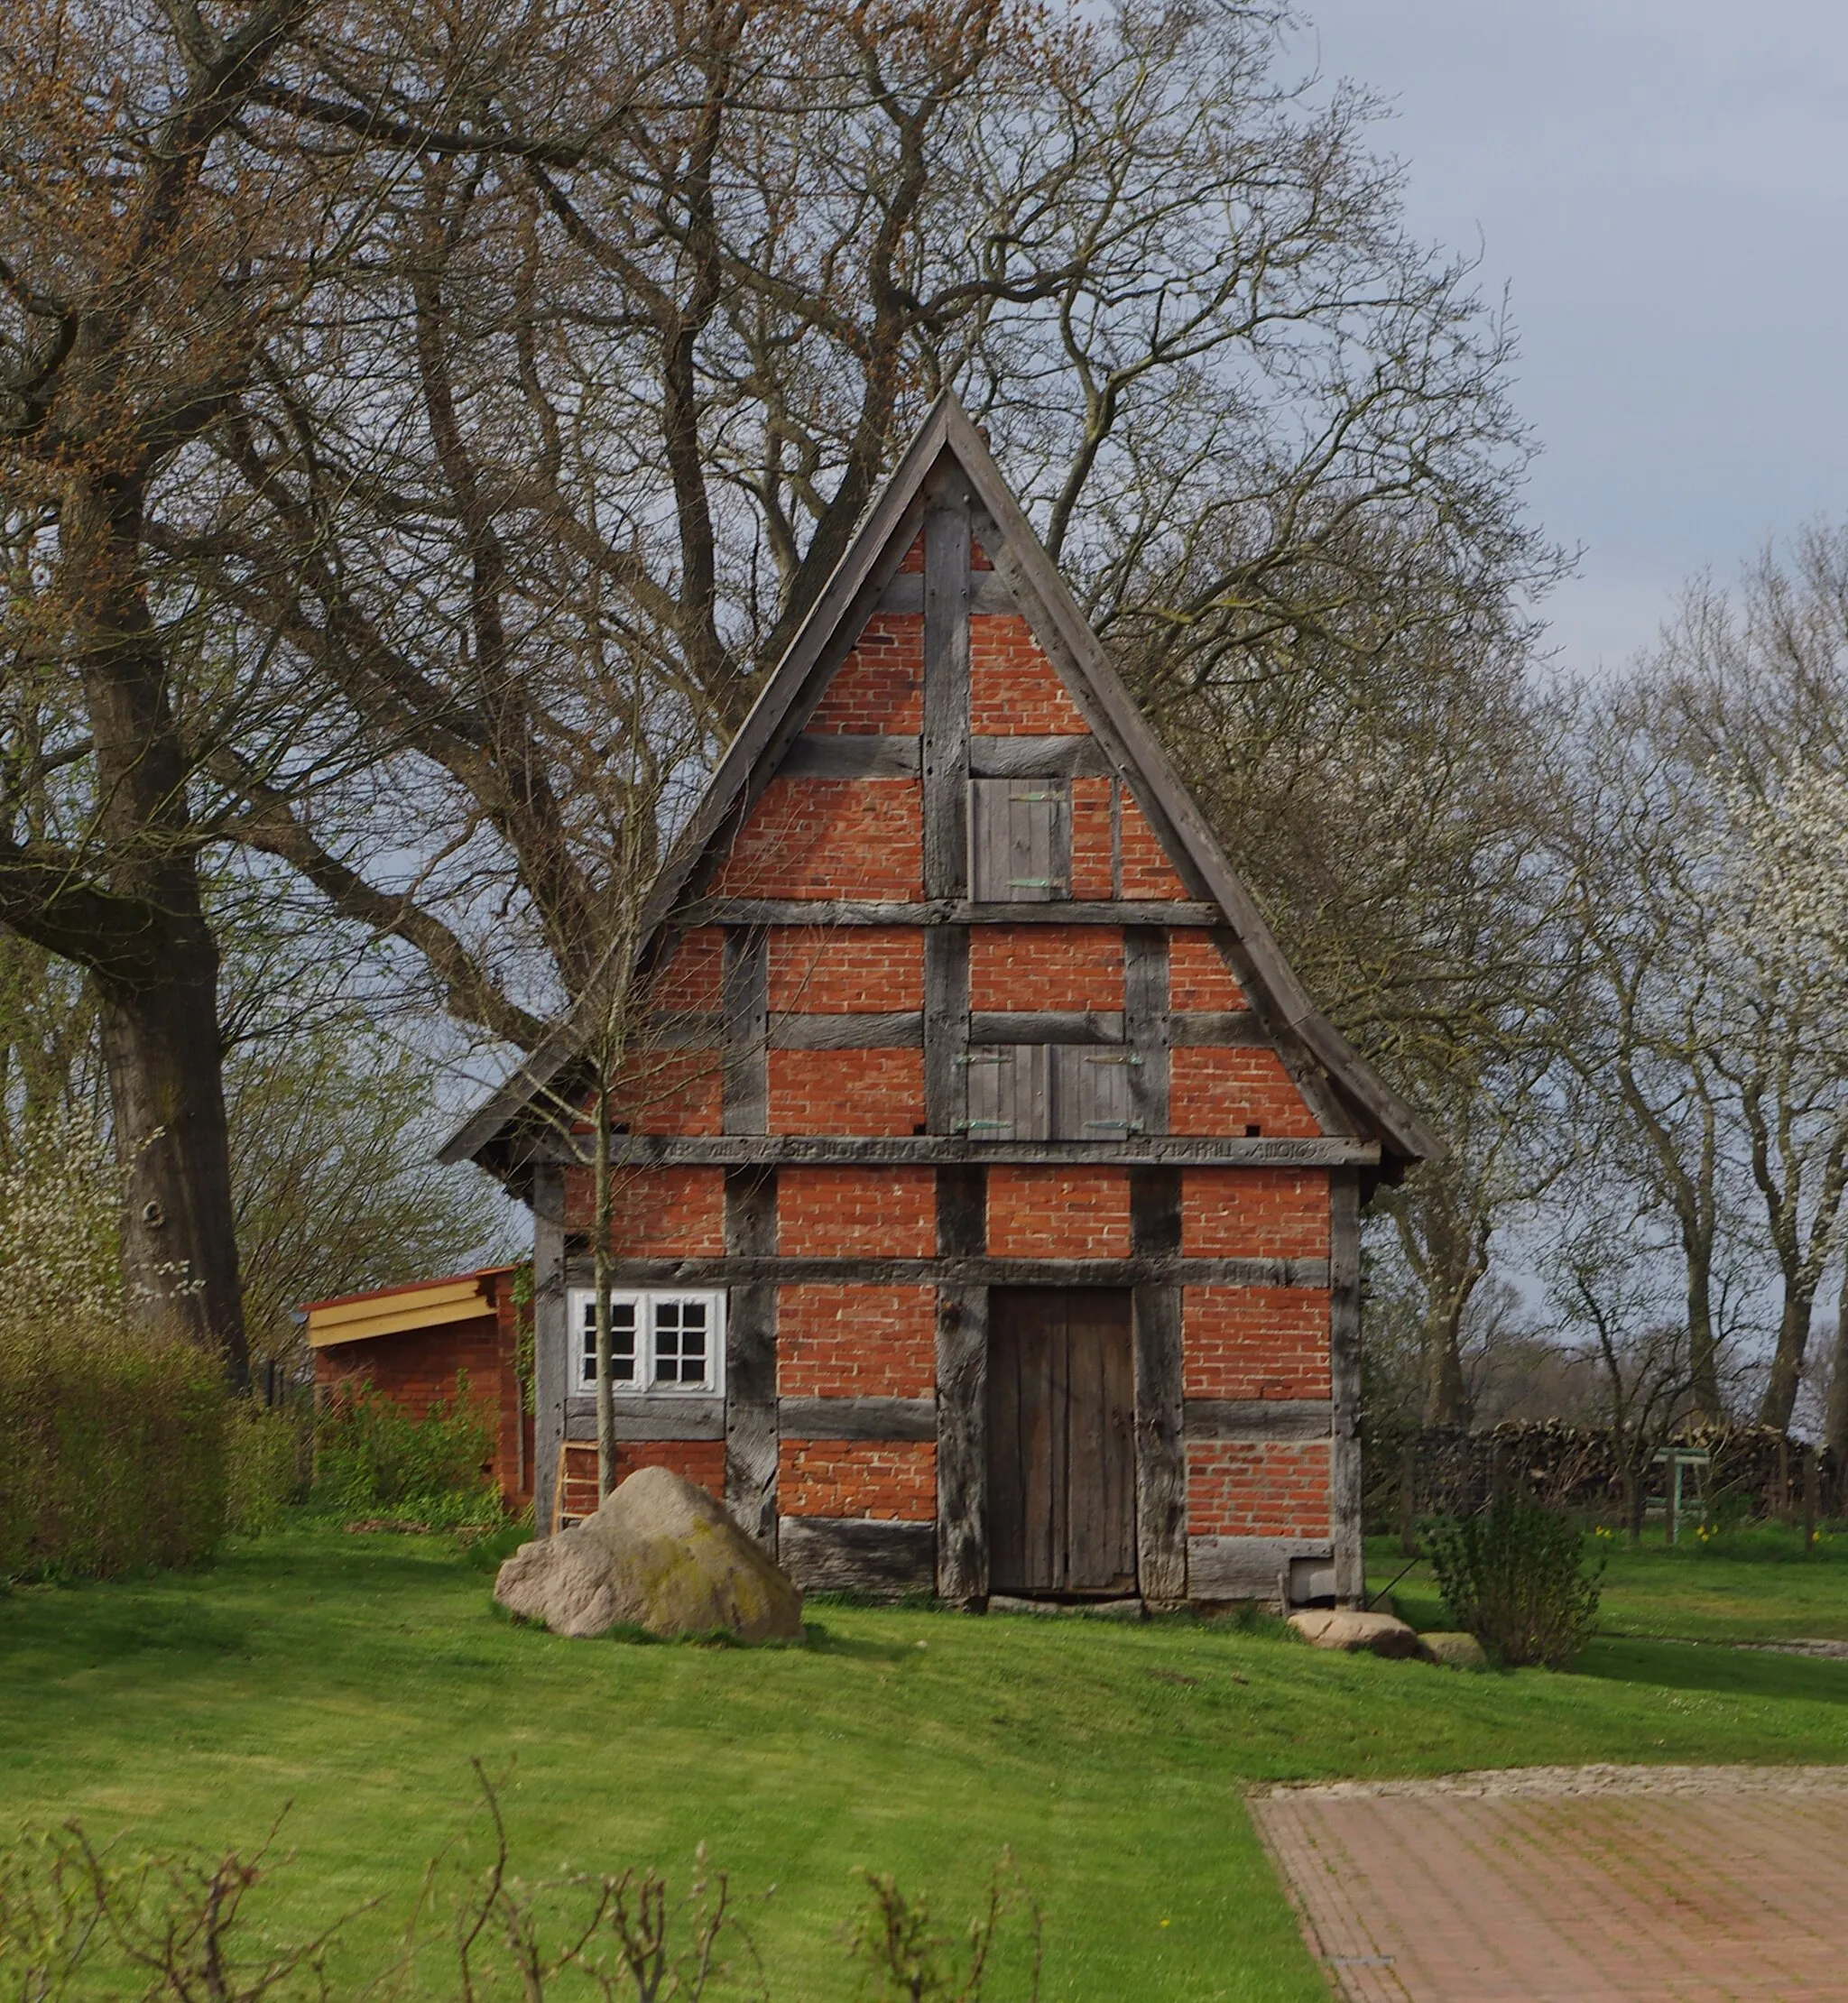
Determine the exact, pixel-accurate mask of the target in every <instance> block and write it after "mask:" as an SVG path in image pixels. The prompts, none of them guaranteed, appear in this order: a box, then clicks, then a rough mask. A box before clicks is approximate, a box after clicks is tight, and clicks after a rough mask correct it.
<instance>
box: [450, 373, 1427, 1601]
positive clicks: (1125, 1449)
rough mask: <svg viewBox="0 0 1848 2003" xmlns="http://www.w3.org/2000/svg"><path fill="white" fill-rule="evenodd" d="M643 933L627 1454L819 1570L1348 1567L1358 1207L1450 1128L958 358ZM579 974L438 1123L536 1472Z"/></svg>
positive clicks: (554, 1442)
mask: <svg viewBox="0 0 1848 2003" xmlns="http://www.w3.org/2000/svg"><path fill="white" fill-rule="evenodd" d="M634 955H635V956H634V959H633V963H631V965H632V968H633V980H632V981H630V982H629V983H627V987H628V992H639V993H641V994H642V995H643V996H644V997H645V998H646V999H645V1007H644V1009H643V1011H642V1015H641V1016H640V1017H638V1018H637V1020H636V1021H635V1023H634V1026H633V1032H632V1046H631V1047H632V1048H633V1049H637V1050H642V1049H645V1050H646V1051H648V1052H649V1053H651V1056H650V1059H649V1061H648V1062H646V1063H641V1062H639V1061H637V1062H632V1064H631V1066H630V1072H629V1075H627V1076H626V1077H625V1078H624V1080H623V1081H622V1083H621V1087H620V1089H619V1093H618V1098H619V1100H620V1102H621V1112H622V1122H621V1131H618V1132H617V1133H616V1134H615V1135H614V1138H613V1140H612V1150H613V1155H614V1160H615V1162H616V1164H617V1172H618V1176H619V1188H618V1192H617V1197H616V1212H615V1224H614V1233H613V1242H612V1251H613V1255H614V1273H615V1286H616V1295H615V1359H616V1376H617V1379H618V1392H619V1395H618V1398H617V1401H616V1405H617V1427H618V1434H619V1437H620V1440H621V1442H622V1445H621V1463H620V1468H619V1472H626V1471H627V1469H628V1468H629V1467H632V1466H634V1465H638V1464H641V1463H643V1462H658V1463H667V1464H669V1465H671V1466H674V1467H677V1468H679V1470H680V1471H681V1472H684V1473H686V1474H688V1476H690V1477H691V1478H692V1479H693V1480H695V1481H700V1482H703V1483H705V1484H706V1485H707V1487H708V1488H710V1490H711V1491H712V1492H713V1493H714V1494H715V1495H718V1496H721V1497H722V1498H723V1499H724V1500H725V1502H726V1503H727V1504H728V1505H729V1507H730V1508H731V1509H732V1511H733V1512H734V1514H735V1517H736V1518H737V1520H738V1521H739V1522H740V1523H742V1524H743V1525H744V1527H745V1528H747V1529H748V1530H749V1531H750V1532H751V1533H752V1534H753V1536H755V1537H758V1538H759V1539H761V1540H762V1542H763V1544H764V1545H765V1546H768V1547H769V1548H770V1549H772V1551H774V1552H776V1553H777V1554H778V1555H779V1556H780V1557H781V1561H782V1562H783V1564H784V1565H786V1566H788V1567H789V1569H790V1571H791V1572H792V1573H793V1574H795V1576H796V1577H797V1579H798V1580H799V1582H800V1583H804V1584H806V1585H808V1586H810V1587H822V1586H826V1587H857V1588H873V1589H877V1590H882V1591H895V1590H904V1589H915V1588H924V1589H934V1590H935V1591H936V1592H938V1593H939V1594H940V1595H942V1596H943V1597H945V1598H946V1599H948V1600H950V1601H956V1602H958V1603H963V1604H976V1605H979V1604H982V1603H984V1601H987V1600H988V1599H989V1598H990V1597H991V1596H993V1595H1003V1594H1004V1595H1018V1596H1022V1597H1028V1598H1038V1597H1048V1598H1057V1599H1077V1598H1086V1597H1095V1598H1113V1597H1128V1596H1132V1595H1133V1596H1138V1597H1140V1598H1141V1599H1142V1600H1143V1601H1145V1602H1149V1603H1152V1604H1158V1605H1170V1604H1175V1603H1178V1602H1181V1601H1187V1600H1190V1599H1191V1600H1224V1599H1245V1598H1266V1599H1269V1598H1275V1597H1277V1596H1278V1594H1279V1593H1280V1592H1283V1593H1285V1594H1286V1595H1288V1596H1290V1597H1294V1598H1298V1599H1300V1598H1304V1597H1307V1596H1309V1595H1310V1594H1311V1593H1314V1594H1315V1595H1317V1596H1323V1595H1326V1594H1327V1593H1329V1592H1335V1593H1338V1594H1339V1596H1340V1597H1341V1598H1343V1599H1345V1600H1352V1599H1354V1597H1355V1596H1357V1595H1358V1594H1359V1593H1360V1592H1361V1590H1362V1578H1361V1556H1360V1541H1359V1538H1360V1455H1359V1441H1358V1432H1357V1422H1358V1413H1357V1407H1358V1398H1359V1389H1360V1237H1359V1232H1360V1211H1361V1205H1362V1204H1363V1201H1364V1200H1365V1198H1366V1196H1367V1195H1369V1194H1370V1193H1371V1191H1372V1187H1373V1186H1374V1185H1375V1184H1376V1183H1377V1182H1378V1181H1379V1180H1380V1179H1381V1177H1396V1176H1397V1175H1399V1174H1400V1172H1401V1171H1402V1170H1403V1168H1405V1167H1406V1166H1407V1165H1408V1164H1409V1163H1410V1162H1413V1161H1415V1160H1417V1159H1418V1158H1421V1157H1423V1156H1425V1155H1427V1154H1428V1153H1431V1152H1433V1151H1434V1150H1435V1149H1436V1147H1437V1142H1436V1141H1435V1140H1434V1139H1433V1137H1432V1136H1431V1135H1430V1133H1429V1132H1428V1130H1427V1129H1426V1127H1425V1126H1424V1125H1423V1123H1422V1122H1421V1121H1420V1120H1419V1119H1418V1116H1417V1115H1416V1114H1415V1113H1414V1112H1412V1111H1411V1109H1410V1108H1409V1107H1408V1106H1407V1105H1405V1104H1404V1103H1403V1102H1402V1101H1401V1100H1400V1099H1399V1098H1398V1097H1397V1096H1396V1095H1395V1094H1393V1093H1392V1092H1391V1090H1390V1089H1389V1088H1388V1087H1387V1086H1386V1085H1384V1084H1383V1083H1382V1082H1381V1079H1380V1078H1379V1077H1378V1076H1377V1075H1376V1074H1375V1073H1374V1072H1373V1071H1372V1069H1371V1068H1370V1067H1369V1066H1367V1065H1366V1064H1365V1063H1364V1062H1363V1060H1362V1059H1361V1058H1360V1057H1358V1056H1357V1055H1356V1054H1355V1052H1354V1050H1353V1049H1352V1048H1350V1047H1349V1046H1348V1045H1347V1044H1346V1043H1345V1042H1344V1040H1343V1038H1341V1037H1340V1036H1339V1035H1338V1034H1337V1033H1336V1032H1335V1030H1334V1029H1333V1028H1332V1027H1331V1026H1330V1024H1329V1023H1328V1022H1327V1021H1326V1020H1325V1019H1324V1018H1323V1017H1322V1016H1321V1015H1320V1014H1319V1013H1318V1012H1317V1010H1316V1008H1315V1007H1314V1005H1313V1003H1312V1002H1310V1000H1309V998H1308V997H1307V994H1306V993H1305V992H1304V991H1303V989H1302V987H1301V986H1300V984H1299V983H1298V981H1297V979H1296V977H1295V975H1294V974H1292V972H1291V971H1290V969H1289V966H1288V965H1286V964H1285V962H1284V960H1283V958H1282V956H1281V955H1280V952H1279V950H1278V948H1277V946H1276V944H1275V943H1274V941H1273V940H1272V939H1271V936H1270V934H1269V932H1268V931H1267V929H1266V928H1265V926H1264V923H1263V921H1262V918H1261V916H1260V915H1259V912H1258V909H1257V907H1256V904H1255V902H1254V901H1253V900H1252V896H1251V894H1250V892H1249V891H1247V890H1246V888H1245V886H1244V885H1243V882H1241V881H1240V880H1239V878H1238V876H1237V875H1236V874H1235V872H1234V871H1233V869H1232V868H1231V866H1230V865H1229V863H1227V861H1226V859H1225V857H1224V854H1222V853H1221V851H1220V849H1219V847H1218V845H1217V844H1216V843H1215V840H1214V838H1213V836H1212V835H1211V833H1210V832H1209V830H1208V828H1207V826H1206V823H1205V820H1204V818H1203V817H1202V816H1201V814H1200V813H1199V811H1198V809H1197V808H1196V807H1195V805H1194V803H1193V802H1192V800H1191V799H1190V798H1188V797H1187V793H1186V791H1185V789H1183V787H1182V786H1181V784H1180V782H1179V780H1178V778H1177V777H1176V775H1175V773H1174V771H1173V770H1172V768H1171V767H1170V765H1169V762H1168V760H1167V758H1166V757H1165V756H1164V754H1163V753H1162V752H1161V750H1160V747H1159V746H1158V744H1157V743H1156V742H1155V740H1154V738H1153V736H1152V735H1151V734H1150V730H1149V728H1148V726H1147V725H1146V724H1145V722H1144V721H1143V719H1142V717H1141V715H1140V714H1139V713H1138V711H1137V709H1136V707H1135V706H1134V704H1133V703H1132V701H1131V699H1130V697H1129V696H1128V694H1127V692H1126V691H1125V689H1124V688H1123V683H1122V681H1121V680H1120V678H1118V676H1117V674H1116V672H1115V670H1114V669H1113V667H1112V665H1111V663H1110V661H1109V660H1108V659H1107V658H1106V656H1105V654H1104V651H1103V649H1102V647H1101V646H1100V645H1099V643H1098V642H1097V641H1096V639H1095V636H1094V635H1093V634H1092V633H1091V632H1090V631H1089V629H1088V628H1087V626H1086V622H1085V620H1084V618H1083V617H1082V615H1081V614H1079V612H1078V610H1077V608H1076V605H1075V604H1074V603H1073V601H1072V599H1071V597H1070V595H1069V594H1068V593H1067V590H1066V588H1065V586H1064V585H1063V584H1062V583H1061V581H1060V579H1059V577H1058V572H1057V570H1056V569H1055V568H1054V567H1053V565H1052V563H1051V562H1050V560H1049V558H1048V557H1047V556H1046V553H1045V551H1044V550H1043V549H1041V548H1040V546H1039V542H1038V541H1037V540H1036V539H1035V537H1034V535H1033V533H1032V531H1031V530H1030V527H1029V525H1028V523H1027V522H1026V520H1025V518H1024V516H1023V515H1022V514H1021V510H1020V508H1019V506H1018V505H1017V504H1016V503H1015V501H1014V499H1013V497H1012V494H1010V493H1009V491H1008V489H1007V487H1006V486H1005V485H1004V484H1003V481H1002V479H1001V477H1000V475H999V473H998V472H997V470H996V468H995V466H994V465H993V461H992V460H991V458H990V457H989V455H988V452H987V450H986V449H985V448H984V444H983V441H982V439H981V438H980V437H979V436H978V435H977V433H976V432H975V429H974V428H973V427H972V426H971V425H970V424H969V422H968V420H966V417H965V416H964V414H963V412H962V411H961V410H960V409H959V408H958V407H957V405H956V402H954V401H953V400H950V399H946V400H944V401H943V402H941V403H939V404H938V406H937V408H936V409H935V410H934V411H932V413H931V415H930V417H929V420H928V421H927V422H926V424H925V425H924V427H923V429H922V430H921V432H920V433H919V437H918V438H917V439H916V440H915V441H914V442H913V444H912V446H911V447H910V450H909V451H908V452H907V453H906V455H905V457H904V459H903V461H902V463H901V465H900V466H899V467H898V469H897V471H896V472H895V473H894V475H892V479H891V480H890V481H889V483H888V484H887V485H886V486H885V487H884V488H883V490H882V493H881V494H880V495H879V496H878V498H877V500H876V502H875V503H874V504H873V506H872V507H871V508H870V509H869V511H868V512H867V515H866V517H865V519H864V522H863V524H862V526H861V528H860V530H859V531H858V533H857V535H856V537H855V540H854V542H853V545H852V547H851V548H850V549H849V550H848V551H847V553H846V555H845V557H844V558H843V559H842V561H841V564H840V566H839V568H837V570H836V573H835V575H834V577H833V578H832V579H831V580H830V582H829V584H828V586H827V588H826V590H825V591H824V592H823V594H822V595H821V597H820V599H819V600H818V603H817V605H816V606H815V609H814V611H813V612H812V614H810V616H809V617H808V621H807V623H806V624H805V625H804V626H803V628H802V630H801V632H800V633H799V635H798V637H797V639H796V641H795V642H794V643H793V644H792V646H791V648H790V651H789V653H788V655H787V656H786V658H785V659H784V660H783V661H782V662H781V665H780V666H779V667H778V668H777V669H776V670H775V671H774V673H773V674H772V676H771V677H770V678H769V679H768V681H767V683H766V685H765V687H764V688H763V691H762V695H761V697H760V698H759V700H758V702H757V704H756V706H755V707H754V708H753V711H752V713H751V715H750V716H749V717H748V718H747V719H746V721H745V723H744V726H743V728H742V729H741V730H740V732H739V734H738V735H737V738H736V739H735V742H734V743H732V745H731V746H730V748H729V749H728V751H727V752H726V753H725V757H724V758H723V760H722V761H721V762H720V764H719V766H718V769H717V771H716V772H715V774H714V777H713V779H712V781H711V783H710V786H709V787H708V789H707V793H706V795H705V797H704V799H703V801H702V803H701V804H700V806H699V808H698V811H697V813H696V814H695V816H694V817H693V818H692V820H691V822H690V824H689V825H688V827H687V829H686V830H685V832H684V834H683V835H682V836H681V837H680V839H679V842H678V843H677V845H676V846H675V847H674V849H673V851H672V854H670V858H669V860H668V862H667V863H666V865H665V866H664V868H663V869H662V871H661V875H660V878H659V880H658V881H657V882H656V883H655V885H654V886H653V889H652V891H651V896H650V898H649V900H648V902H647V905H646V907H645V909H644V912H643V916H642V925H641V928H640V935H639V937H638V938H637V940H636V941H635V944H634ZM629 971H630V970H629V969H624V973H625V974H627V973H628V972H629ZM609 992H614V990H613V989H606V990H605V992H604V993H603V994H598V993H597V992H593V993H592V994H590V995H589V996H587V999H586V1002H584V1003H583V1004H582V1005H581V1006H580V1009H579V1011H578V1012H577V1014H576V1015H575V1016H574V1017H573V1018H572V1019H570V1020H567V1021H566V1022H564V1023H563V1024H562V1025H561V1026H560V1027H559V1030H558V1031H557V1033H556V1034H555V1035H554V1036H553V1038H551V1040H550V1042H549V1043H548V1044H547V1045H546V1046H545V1047H544V1048H542V1049H541V1050H540V1051H539V1052H538V1053H536V1054H535V1055H534V1057H532V1058H531V1060H529V1062H528V1063H527V1064H526V1065H525V1066H522V1069H521V1071H520V1072H519V1073H518V1074H517V1075H515V1076H514V1077H513V1079H512V1080H511V1081H510V1082H509V1084H508V1085H507V1086H506V1087H505V1088H504V1089H503V1090H502V1091H501V1092H500V1093H499V1094H496V1095H495V1096H494V1098H493V1099H492V1100H491V1101H490V1102H489V1103H487V1104H486V1105H485V1106H484V1107H483V1108H482V1109H481V1111H480V1112H478V1113H477V1114H476V1117H475V1118H473V1119H472V1120H471V1121H469V1122H468V1123H467V1126H466V1127H464V1128H463V1129H462V1131H460V1132H459V1133H458V1134H457V1135H456V1137H455V1138H454V1139H453V1140H451V1142H450V1143H449V1145H448V1148H447V1149H445V1155H446V1158H448V1159H451V1160H460V1159H468V1158H472V1159H474V1160H476V1161H478V1162H480V1163H481V1164H483V1165H484V1166H485V1167H486V1168H490V1169H491V1170H492V1171H493V1172H494V1173H495V1174H496V1175H498V1176H500V1177H502V1178H503V1179H504V1181H505V1182H506V1183H507V1185H508V1186H510V1187H512V1188H513V1189H514V1190H516V1191H518V1192H519V1193H520V1194H521V1195H523V1196H524V1197H525V1198H526V1199H527V1200H528V1201H529V1202H530V1203H531V1206H532V1209H533V1213H534V1219H535V1232H534V1243H535V1260H536V1269H535V1283H536V1304H537V1305H536V1315H537V1333H536V1368H537V1382H538V1406H539V1418H538V1427H537V1444H536V1460H537V1478H538V1480H537V1492H538V1494H539V1496H540V1497H541V1507H542V1509H544V1507H545V1505H546V1499H548V1498H550V1497H553V1496H555V1495H556V1494H557V1493H558V1492H559V1487H558V1482H557V1473H558V1470H559V1467H560V1464H561V1455H564V1454H567V1453H568V1443H576V1442H583V1441H586V1440H587V1439H589V1438H590V1437H592V1436H593V1433H594V1401H593V1398H592V1391H593V1380H592V1376H591V1365H590V1351H591V1344H590V1337H589V1334H588V1331H589V1328H590V1314H591V1296H590V1293H589V1286H590V1278H591V1267H590V1260H589V1256H588V1254H589V1250H590V1241H589V1236H588V1230H589V1225H590V1221H591V1215H592V1211H591V1181H590V1176H589V1172H588V1171H587V1168H586V1167H585V1162H586V1161H587V1158H588V1149H589V1139H590V1137H589V1135H588V1134H587V1132H586V1131H583V1130H582V1127H581V1125H580V1127H579V1130H578V1131H575V1132H574V1131H570V1122H565V1123H564V1124H562V1125H561V1123H560V1122H559V1120H558V1118H557V1117H556V1115H555V1113H553V1112H550V1111H549V1109H550V1108H555V1107H557V1106H559V1105H560V1104H563V1105H571V1106H581V1105H583V1104H584V1103H586V1101H585V1096H584V1094H585V1087H586V1081H587V1076H588V1075H589V1074H588V1072H587V1068H586V1055H587V1050H588V1048H590V1043H589V1038H590V1026H591V1025H592V1024H594V1023H596V1022H598V1021H600V1020H603V1018H604V1017H605V1016H606V1015H607V1013H608V1002H607V995H608V993H609ZM600 1011H601V1013H600Z"/></svg>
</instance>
